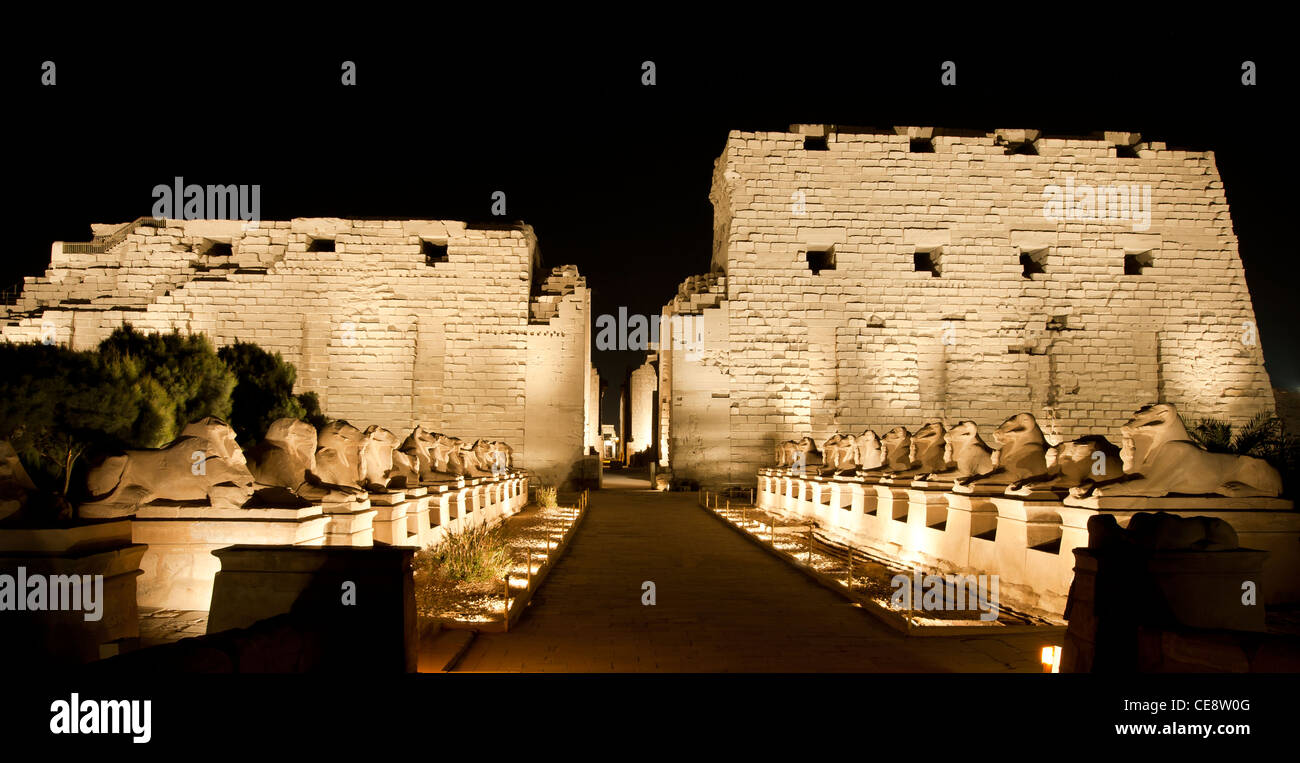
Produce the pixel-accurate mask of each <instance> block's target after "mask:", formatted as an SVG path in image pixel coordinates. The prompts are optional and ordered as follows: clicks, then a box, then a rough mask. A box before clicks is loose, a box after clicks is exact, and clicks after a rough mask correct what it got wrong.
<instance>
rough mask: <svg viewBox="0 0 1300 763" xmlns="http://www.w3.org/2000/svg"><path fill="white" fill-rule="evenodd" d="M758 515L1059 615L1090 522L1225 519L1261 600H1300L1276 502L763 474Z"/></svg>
mask: <svg viewBox="0 0 1300 763" xmlns="http://www.w3.org/2000/svg"><path fill="white" fill-rule="evenodd" d="M756 503H757V505H758V507H759V508H760V509H764V510H768V511H774V512H776V513H780V514H783V515H785V516H792V517H799V518H803V519H807V520H811V521H814V522H816V523H817V525H818V526H819V527H820V528H822V531H823V532H824V533H826V534H827V535H828V536H829V537H831V538H834V539H837V540H840V541H843V542H846V543H852V544H853V545H854V546H856V547H858V548H862V549H867V550H870V551H872V552H875V553H878V554H881V555H882V556H885V557H887V558H890V559H894V560H897V561H899V562H902V563H904V564H907V565H911V566H915V567H919V568H922V569H926V570H931V571H935V572H940V573H956V572H965V573H971V574H991V575H997V576H998V580H999V586H1000V596H1001V598H1002V602H1003V603H1004V604H1005V605H1007V606H1010V607H1013V608H1016V609H1020V610H1024V611H1027V612H1030V613H1035V614H1047V615H1050V616H1054V617H1060V616H1061V615H1062V614H1063V613H1064V611H1065V604H1066V599H1067V597H1068V596H1069V592H1070V583H1071V581H1072V580H1073V579H1074V554H1073V551H1074V549H1076V548H1081V547H1086V546H1087V545H1088V530H1087V526H1088V518H1089V517H1091V516H1094V515H1098V514H1113V515H1114V516H1115V517H1116V519H1117V520H1118V521H1119V523H1120V524H1121V525H1123V526H1127V525H1128V521H1129V519H1130V518H1131V517H1132V516H1133V515H1134V514H1137V513H1140V512H1155V511H1165V512H1169V513H1172V514H1178V515H1181V516H1209V517H1216V518H1219V519H1223V520H1225V521H1227V522H1228V523H1229V524H1231V525H1232V526H1233V528H1234V529H1235V530H1236V531H1237V537H1238V540H1239V542H1240V544H1241V546H1242V547H1243V548H1254V549H1260V550H1263V551H1268V552H1269V555H1268V558H1267V560H1266V561H1265V563H1264V580H1263V582H1262V584H1261V586H1260V590H1261V594H1262V596H1261V598H1262V600H1263V601H1264V602H1265V603H1277V602H1285V601H1300V553H1297V543H1300V513H1297V512H1296V511H1295V509H1294V505H1293V504H1292V502H1291V501H1287V500H1282V499H1277V498H1222V497H1167V498H1065V499H1064V500H1062V499H1060V498H1059V497H1057V496H1056V495H1055V494H1053V493H1050V492H1044V493H1039V494H1035V495H1033V496H1032V497H1018V496H1008V495H1004V494H1002V493H995V492H985V493H980V492H976V493H971V494H965V493H955V492H952V490H951V485H950V484H930V483H926V482H922V481H917V480H910V479H908V480H900V481H897V482H890V481H889V478H887V477H884V478H882V477H875V476H872V477H856V476H855V477H820V476H802V477H801V476H796V475H794V474H791V473H789V471H788V470H784V469H760V470H759V472H758V493H757V498H756Z"/></svg>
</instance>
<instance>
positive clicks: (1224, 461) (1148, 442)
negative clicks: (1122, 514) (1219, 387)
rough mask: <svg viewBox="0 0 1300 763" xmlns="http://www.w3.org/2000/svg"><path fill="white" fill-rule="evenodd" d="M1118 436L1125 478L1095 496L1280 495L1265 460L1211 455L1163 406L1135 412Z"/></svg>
mask: <svg viewBox="0 0 1300 763" xmlns="http://www.w3.org/2000/svg"><path fill="white" fill-rule="evenodd" d="M1121 432H1122V433H1123V435H1124V440H1125V444H1126V446H1127V447H1126V450H1128V452H1129V453H1130V454H1131V455H1130V456H1129V458H1128V459H1127V460H1126V461H1125V472H1126V475H1125V477H1126V478H1125V479H1122V480H1119V481H1117V482H1112V483H1110V484H1107V485H1101V486H1098V487H1096V488H1094V489H1093V491H1092V495H1094V496H1099V497H1103V496H1145V497H1160V496H1165V495H1169V494H1170V493H1182V494H1186V495H1222V496H1227V497H1229V498H1247V497H1276V496H1278V495H1280V494H1281V492H1282V477H1281V475H1280V474H1279V473H1278V471H1277V469H1274V468H1273V467H1272V466H1271V465H1270V464H1269V463H1268V462H1267V461H1265V460H1264V459H1262V458H1255V457H1253V456H1241V455H1235V454H1231V453H1211V452H1210V451H1207V450H1205V449H1204V448H1202V447H1201V446H1200V445H1198V444H1196V443H1195V442H1193V441H1192V439H1191V437H1190V436H1188V434H1187V428H1186V427H1185V426H1184V425H1183V421H1182V419H1181V418H1180V417H1179V415H1178V411H1177V410H1176V409H1175V408H1174V406H1172V405H1170V404H1168V403H1156V404H1152V405H1147V406H1144V407H1142V408H1140V409H1138V410H1137V411H1136V412H1135V413H1134V414H1133V417H1132V418H1130V419H1129V420H1128V422H1127V423H1125V424H1124V426H1123V427H1122V428H1121Z"/></svg>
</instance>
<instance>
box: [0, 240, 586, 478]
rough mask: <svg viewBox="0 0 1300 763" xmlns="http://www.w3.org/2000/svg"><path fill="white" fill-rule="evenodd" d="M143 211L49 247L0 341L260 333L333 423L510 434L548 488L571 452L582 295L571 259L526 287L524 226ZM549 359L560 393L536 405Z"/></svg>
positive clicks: (531, 252) (255, 336)
mask: <svg viewBox="0 0 1300 763" xmlns="http://www.w3.org/2000/svg"><path fill="white" fill-rule="evenodd" d="M148 222H149V223H150V224H135V225H132V226H131V227H129V228H126V229H123V228H122V226H94V230H95V232H96V234H97V235H108V234H111V233H113V232H115V231H116V232H118V233H119V236H117V237H116V240H115V239H108V240H109V241H113V242H114V243H113V245H112V246H111V247H109V248H108V249H107V251H102V252H98V251H94V250H95V249H96V248H99V247H87V246H86V245H78V244H64V243H62V242H56V243H55V244H54V246H53V252H52V257H51V260H52V261H51V265H50V268H49V270H48V271H47V272H46V274H45V275H44V276H42V277H39V278H29V279H27V282H26V284H25V285H24V291H23V294H22V297H21V298H20V300H19V302H18V303H17V304H16V305H13V306H12V307H10V308H9V309H8V310H7V314H6V315H4V316H3V317H4V321H3V324H0V336H2V337H3V339H5V340H8V341H29V340H41V339H43V338H47V337H48V338H51V339H53V341H56V342H58V343H61V344H68V345H71V346H72V347H75V348H79V349H82V348H89V347H93V346H94V345H95V344H97V343H98V342H99V341H101V340H102V339H103V338H105V337H106V336H108V334H109V333H110V332H111V331H112V330H113V329H114V328H116V327H117V326H120V325H121V324H122V323H123V322H124V321H125V322H129V323H131V324H132V325H134V326H135V327H136V328H138V329H141V330H144V331H166V330H171V329H179V330H181V331H193V332H202V333H205V334H207V335H208V336H209V337H211V338H212V339H213V341H214V342H215V343H216V344H217V345H218V346H220V345H225V344H229V343H233V342H235V341H236V340H242V341H249V342H255V343H257V344H259V345H261V346H262V347H264V348H266V349H267V350H272V351H278V352H280V353H281V354H282V355H283V356H284V358H285V360H287V361H289V362H291V363H293V364H294V365H295V366H296V367H297V369H298V383H297V388H298V391H304V390H312V391H315V392H316V393H318V394H319V396H320V399H321V405H322V408H323V409H324V411H325V413H326V415H328V416H330V417H332V418H341V419H348V420H351V421H353V422H356V423H358V424H360V425H361V426H366V425H369V424H378V425H380V426H383V427H386V428H388V429H391V430H393V431H394V432H397V433H401V434H404V433H405V432H408V431H410V429H411V428H412V427H413V426H414V425H415V424H417V423H418V424H422V425H423V426H425V427H426V428H428V429H432V430H435V431H439V432H446V433H449V434H452V435H455V436H459V437H462V438H478V437H484V438H491V439H501V440H505V441H507V442H509V443H510V444H511V445H512V446H513V447H514V448H515V454H516V458H517V460H518V463H519V464H520V465H522V466H524V467H526V468H530V469H533V470H535V471H536V472H537V473H538V477H539V479H541V481H543V482H547V481H554V480H555V479H562V478H563V477H564V476H565V475H567V473H568V471H569V469H570V468H571V466H572V463H573V462H574V461H576V460H577V459H578V458H579V457H580V455H581V445H582V439H583V431H582V428H583V419H584V407H585V403H586V400H585V390H586V384H587V379H588V376H587V369H588V368H589V367H590V351H589V349H584V348H586V347H587V344H588V342H587V336H588V333H589V332H588V330H587V323H588V312H589V309H588V307H589V299H590V296H589V292H588V290H587V288H586V284H585V281H584V280H583V279H582V278H581V276H579V275H578V274H577V270H576V268H573V267H572V266H569V267H568V268H557V269H556V270H555V271H554V272H553V273H552V275H551V277H550V278H548V279H546V281H544V282H543V283H541V284H539V285H538V288H536V289H533V278H534V271H535V269H536V268H537V267H538V266H539V255H538V252H537V241H536V237H535V236H534V235H533V232H532V229H531V228H529V227H528V226H523V225H514V226H492V227H481V228H475V227H471V226H467V225H466V224H465V223H461V222H454V221H433V220H382V221H360V220H341V219H332V218H330V219H324V218H310V219H295V220H289V221H262V222H260V223H258V224H257V227H256V228H254V229H251V230H246V229H245V224H244V223H241V222H239V221H224V220H196V221H179V220H168V221H157V223H158V224H152V223H154V221H148ZM123 233H125V235H120V234H123ZM223 245H228V248H227V247H225V246H223ZM87 250H89V251H87ZM543 369H544V373H545V374H546V375H547V378H548V379H550V381H549V382H548V384H547V387H548V389H547V390H546V392H547V393H548V394H550V393H553V394H554V397H553V399H550V400H547V401H542V400H531V399H529V398H528V394H529V392H530V390H529V389H528V386H529V383H528V378H529V375H530V373H531V374H533V375H538V376H540V375H541V374H542V373H543ZM570 430H571V431H570Z"/></svg>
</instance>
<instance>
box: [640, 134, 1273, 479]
mask: <svg viewBox="0 0 1300 763" xmlns="http://www.w3.org/2000/svg"><path fill="white" fill-rule="evenodd" d="M808 135H811V136H812V137H813V138H814V139H816V138H824V140H825V144H824V145H825V148H824V150H821V146H820V141H816V142H806V140H805V139H806V137H807V136H808ZM914 138H920V139H922V142H924V140H926V139H928V141H929V145H928V146H924V145H919V144H918V143H914V142H913V139H914ZM1035 138H1036V139H1035ZM1024 141H1028V145H1027V146H1026V143H1025V142H1024ZM1139 141H1140V139H1138V137H1137V136H1134V135H1129V134H1107V135H1106V136H1105V137H1104V138H1095V139H1087V138H1053V137H1050V136H1036V135H1035V134H1033V133H1029V134H1025V131H997V132H994V133H987V134H986V133H982V132H981V133H971V132H966V133H955V132H954V133H947V134H945V133H944V132H943V131H941V130H934V131H930V130H925V129H921V130H918V129H917V128H911V129H910V130H908V129H905V128H899V129H896V130H895V131H893V132H883V133H882V132H867V131H862V132H856V133H855V132H849V131H847V130H838V131H837V130H835V129H833V128H831V129H828V128H825V127H822V126H797V127H795V128H792V132H785V133H742V132H732V133H731V134H730V135H729V137H728V140H727V144H726V147H725V149H724V150H723V153H722V155H721V157H720V158H719V159H718V161H717V163H716V165H715V172H714V179H713V190H712V193H711V198H712V200H713V203H714V211H715V226H714V227H715V242H714V254H713V263H712V269H713V271H714V272H715V273H718V274H721V275H725V283H726V290H725V301H724V302H723V303H722V304H721V305H720V306H719V307H718V308H711V309H706V310H705V311H704V312H705V314H706V315H707V314H708V313H709V312H710V311H711V310H714V311H716V310H725V316H726V320H725V324H726V328H725V332H726V336H727V341H725V342H722V343H720V344H719V346H718V348H717V351H716V352H713V351H709V350H710V348H707V347H706V348H705V349H706V352H704V353H703V354H702V355H701V356H699V357H698V358H697V359H696V360H695V361H694V365H695V366H696V367H698V369H699V372H700V373H706V369H712V370H710V371H707V373H710V374H711V377H710V381H709V383H710V384H715V385H718V386H723V385H724V383H725V389H718V390H717V391H716V392H715V393H714V394H713V395H711V396H710V397H709V398H707V399H706V398H705V397H703V396H702V395H701V394H698V393H696V394H694V395H692V394H679V390H677V389H675V388H674V389H663V390H661V398H662V399H663V400H665V401H671V402H672V405H671V406H669V407H670V409H671V410H670V417H671V421H665V422H664V426H665V427H667V428H668V429H669V430H670V431H672V432H673V433H672V434H671V435H670V436H669V437H668V439H669V440H670V441H671V442H673V443H676V442H678V441H679V440H682V441H683V442H685V435H684V434H683V436H682V437H679V436H678V434H677V430H680V429H682V428H686V429H689V430H692V432H693V434H692V436H694V435H695V434H697V433H698V430H699V429H700V428H701V426H704V428H706V429H709V430H710V432H711V433H710V434H709V435H708V436H706V437H705V438H704V440H700V438H699V437H696V440H697V441H701V442H703V441H707V440H709V439H710V438H711V439H712V440H713V441H715V442H716V441H722V440H725V441H726V442H727V443H728V446H729V453H730V462H729V463H724V462H723V461H722V460H721V459H719V458H716V457H711V456H709V455H708V454H707V453H705V452H703V451H701V450H699V449H695V450H690V449H687V450H683V449H680V448H678V449H677V450H675V451H674V454H673V457H672V459H671V460H672V467H673V469H674V472H675V474H679V475H680V476H694V477H696V478H703V479H708V480H713V481H725V480H735V481H740V480H743V479H749V478H750V477H752V475H753V470H754V468H756V467H757V466H759V465H765V464H767V463H768V462H769V460H770V459H771V457H772V452H773V446H774V445H775V443H776V442H778V441H782V440H786V439H791V438H797V437H801V436H804V435H811V436H813V437H814V438H815V439H816V440H817V441H818V442H819V443H820V442H821V441H822V440H824V439H825V438H826V437H828V436H829V435H830V434H832V433H834V432H836V431H841V432H854V433H859V432H861V431H862V430H863V429H866V428H868V427H870V428H873V429H875V430H876V431H877V432H880V433H883V431H885V430H887V429H889V428H891V427H893V426H896V425H904V426H907V427H909V428H911V429H913V430H915V428H916V427H917V426H919V425H920V424H921V423H922V420H923V419H926V418H929V417H941V418H943V419H944V420H945V421H948V422H954V421H957V420H961V419H973V420H974V421H976V422H977V423H978V424H979V425H980V426H981V428H982V432H983V434H984V437H985V438H986V439H989V435H990V431H989V430H990V429H991V428H992V427H994V426H996V425H997V424H998V423H999V422H1000V421H1001V420H1002V419H1003V418H1005V417H1006V416H1009V415H1012V414H1014V413H1017V412H1020V411H1029V412H1032V413H1034V414H1035V415H1036V416H1037V417H1038V418H1039V420H1040V423H1041V425H1042V426H1043V428H1044V430H1045V431H1046V432H1047V434H1048V435H1049V437H1050V438H1051V439H1052V440H1053V441H1056V440H1059V439H1065V438H1073V437H1077V436H1080V435H1084V434H1090V433H1099V434H1105V435H1107V436H1109V437H1111V439H1112V440H1114V441H1116V442H1118V431H1117V430H1118V427H1119V425H1120V424H1122V423H1123V422H1124V421H1125V420H1126V419H1127V418H1128V416H1129V414H1130V413H1131V412H1132V411H1133V410H1134V409H1135V408H1137V407H1138V406H1140V405H1142V404H1145V403H1148V402H1152V401H1156V400H1164V401H1168V402H1171V403H1174V404H1175V405H1177V406H1178V407H1179V410H1180V411H1181V412H1182V413H1183V415H1184V417H1185V418H1187V419H1188V422H1189V424H1190V423H1191V422H1193V421H1195V420H1196V419H1198V418H1200V417H1203V416H1213V417H1218V418H1223V419H1227V420H1229V421H1231V422H1233V423H1241V422H1243V421H1245V420H1247V419H1249V418H1250V417H1251V416H1252V415H1254V414H1255V413H1257V412H1260V411H1264V410H1271V409H1272V408H1273V397H1272V391H1271V386H1270V384H1269V380H1268V376H1267V374H1266V372H1265V370H1264V366H1263V354H1262V349H1261V347H1260V345H1259V342H1258V339H1257V337H1256V335H1255V333H1254V310H1253V307H1252V305H1251V300H1250V295H1249V292H1248V291H1247V288H1246V282H1245V276H1244V273H1243V269H1242V265H1241V261H1240V259H1239V257H1238V255H1237V241H1236V237H1235V236H1234V234H1233V231H1232V225H1231V219H1230V216H1229V212H1228V206H1227V202H1226V200H1225V197H1224V191H1223V183H1222V181H1221V180H1220V178H1219V174H1218V171H1217V169H1216V167H1215V163H1214V156H1213V154H1212V153H1209V152H1189V151H1181V150H1171V149H1168V148H1167V147H1166V146H1164V145H1163V144H1160V143H1150V142H1148V143H1142V142H1139ZM1117 145H1119V146H1122V147H1120V148H1117ZM925 147H928V148H932V152H926V153H922V152H914V150H913V149H914V148H925ZM1018 148H1020V149H1024V148H1028V150H1031V151H1036V154H1025V153H1015V151H1016V149H1018ZM1049 186H1055V187H1056V188H1057V190H1056V191H1052V190H1051V189H1049ZM1120 186H1123V187H1124V188H1125V190H1128V189H1131V188H1132V187H1133V186H1137V189H1138V194H1137V195H1136V196H1135V197H1134V198H1136V199H1141V201H1140V202H1139V205H1140V206H1141V207H1142V208H1145V210H1146V211H1147V212H1149V215H1150V217H1149V225H1146V224H1144V221H1143V220H1142V219H1141V218H1142V216H1141V215H1135V214H1129V215H1127V216H1123V215H1122V214H1119V213H1121V212H1123V211H1131V210H1132V205H1131V204H1130V206H1129V207H1128V210H1122V209H1120V207H1119V206H1118V204H1117V203H1116V204H1114V206H1112V205H1111V204H1110V203H1109V199H1103V201H1102V202H1100V206H1101V207H1102V210H1101V211H1099V210H1098V207H1097V201H1096V200H1097V199H1098V198H1099V197H1098V195H1097V194H1098V193H1099V192H1098V190H1097V189H1103V190H1102V191H1101V193H1105V191H1108V190H1110V189H1113V188H1117V187H1120ZM1085 187H1086V188H1091V189H1093V201H1094V206H1093V208H1092V210H1091V217H1090V218H1089V217H1086V216H1087V215H1088V213H1089V209H1088V208H1087V207H1086V206H1084V205H1083V203H1082V202H1083V200H1084V199H1085V198H1086V196H1085V192H1084V190H1083V189H1084V188H1085ZM1145 189H1149V192H1150V197H1149V198H1150V202H1149V206H1148V205H1147V204H1146V202H1145V199H1144V198H1143V193H1144V191H1145ZM1066 193H1072V194H1074V198H1075V200H1076V201H1078V202H1079V203H1077V204H1075V205H1073V206H1071V207H1069V208H1066V209H1053V208H1049V207H1046V206H1045V205H1046V203H1047V202H1048V201H1049V200H1051V199H1058V200H1060V199H1063V198H1064V197H1065V194H1066ZM1071 210H1074V211H1077V212H1078V213H1079V216H1076V217H1066V216H1065V215H1066V214H1068V213H1069V212H1070V211H1071ZM1058 212H1060V213H1062V214H1057V213H1058ZM1048 214H1055V215H1056V216H1057V217H1058V218H1059V219H1048V216H1047V215H1048ZM809 251H812V252H814V253H816V252H826V253H827V254H828V255H829V256H830V258H831V259H832V261H833V269H822V270H821V271H820V272H819V273H814V272H812V270H811V268H810V266H809V263H808V252H809ZM918 255H920V256H921V257H920V259H922V260H928V261H930V262H935V263H937V266H938V270H939V274H938V275H937V276H936V275H932V274H931V273H930V272H925V271H918V270H917V267H918V264H917V260H918ZM1022 255H1026V256H1027V257H1030V258H1031V259H1033V260H1034V261H1035V263H1036V264H1037V265H1038V266H1039V268H1040V269H1041V270H1042V272H1040V273H1033V272H1031V273H1030V274H1029V275H1028V276H1026V275H1025V267H1024V265H1023V264H1022V257H1021V256H1022ZM1126 255H1129V256H1131V258H1132V259H1133V261H1134V262H1136V263H1138V264H1141V265H1144V267H1142V272H1141V273H1140V274H1133V275H1128V274H1126V271H1125V259H1126ZM814 256H816V255H814ZM825 256H826V255H823V258H824V257H825ZM1032 269H1034V268H1031V270H1032ZM677 301H680V297H679V300H677ZM661 354H662V353H661ZM672 360H673V366H672V375H673V381H674V382H676V381H677V380H679V379H681V378H682V377H683V376H685V375H686V374H687V371H686V368H685V367H684V363H686V361H684V359H683V358H681V357H676V356H674V357H673V359H672ZM661 381H662V380H661ZM719 394H721V395H723V396H725V398H726V400H725V403H726V404H727V407H728V408H729V414H728V415H727V416H726V417H725V418H723V419H722V420H721V423H719V420H718V417H717V416H716V415H715V413H716V410H714V409H716V408H718V407H719V397H718V395H719ZM704 421H707V422H708V423H707V424H706V425H701V424H700V423H699V422H704ZM718 427H722V429H721V430H719V431H712V430H714V429H716V428H718Z"/></svg>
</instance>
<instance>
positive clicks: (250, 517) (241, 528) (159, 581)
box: [91, 472, 528, 610]
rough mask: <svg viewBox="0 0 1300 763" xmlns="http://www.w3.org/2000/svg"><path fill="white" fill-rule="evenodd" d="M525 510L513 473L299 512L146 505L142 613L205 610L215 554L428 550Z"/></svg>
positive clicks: (523, 481)
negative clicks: (236, 548)
mask: <svg viewBox="0 0 1300 763" xmlns="http://www.w3.org/2000/svg"><path fill="white" fill-rule="evenodd" d="M527 502H528V477H527V475H526V474H525V473H524V472H516V473H512V474H509V475H501V476H494V477H478V478H460V479H458V480H455V481H450V482H443V483H432V484H428V485H423V486H420V487H417V488H410V489H407V490H400V491H392V492H388V493H372V494H369V495H365V494H362V495H360V496H359V497H358V498H357V499H355V500H350V501H343V502H336V503H318V504H312V505H310V506H307V507H303V508H235V509H221V508H214V507H212V506H206V505H193V504H178V503H153V504H149V505H147V506H144V507H142V508H140V509H139V510H138V511H137V512H136V513H135V514H134V515H133V516H132V517H131V539H132V541H133V542H134V543H137V544H144V545H147V546H148V549H147V550H145V551H144V552H143V553H144V555H143V558H142V559H141V561H140V568H141V570H142V574H141V576H140V578H139V580H138V582H137V591H138V602H139V605H140V606H142V607H159V608H164V609H181V610H207V609H208V608H209V606H210V603H211V601H212V586H213V579H214V578H215V576H216V574H217V571H218V570H219V569H220V566H221V565H220V563H219V562H218V560H217V558H216V557H215V556H213V552H214V551H216V550H217V549H221V548H225V547H227V546H233V545H241V544H244V545H258V546H344V547H369V546H374V545H376V544H382V545H387V546H404V547H414V548H429V547H431V546H436V545H438V544H439V543H441V542H442V541H443V539H445V538H446V537H447V534H448V533H454V532H459V531H460V530H462V529H464V528H468V527H470V526H473V525H476V524H480V523H483V522H488V523H495V522H499V521H501V520H502V519H503V518H505V517H507V516H510V515H511V514H515V513H518V512H519V511H520V510H521V509H522V508H523V507H524V505H525V504H526V503H527ZM91 513H93V510H91Z"/></svg>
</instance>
